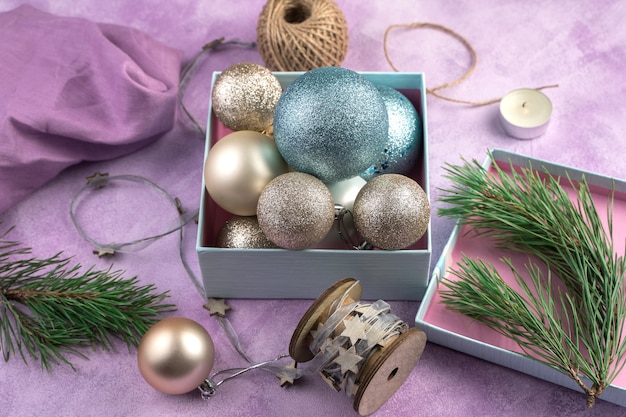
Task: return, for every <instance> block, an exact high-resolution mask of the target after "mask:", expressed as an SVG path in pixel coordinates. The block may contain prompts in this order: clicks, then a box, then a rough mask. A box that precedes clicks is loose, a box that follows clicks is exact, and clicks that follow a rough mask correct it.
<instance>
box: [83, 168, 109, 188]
mask: <svg viewBox="0 0 626 417" xmlns="http://www.w3.org/2000/svg"><path fill="white" fill-rule="evenodd" d="M108 178H109V173H108V172H105V173H102V172H100V171H98V172H95V173H94V174H93V175H90V176H88V177H87V184H91V185H93V186H94V188H102V187H104V186H105V185H107V183H108V181H107V179H108Z"/></svg>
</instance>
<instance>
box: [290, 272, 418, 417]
mask: <svg viewBox="0 0 626 417" xmlns="http://www.w3.org/2000/svg"><path fill="white" fill-rule="evenodd" d="M361 294H362V289H361V286H360V284H359V283H358V281H356V280H355V279H353V278H346V279H343V280H340V281H338V282H336V283H335V284H334V285H332V286H331V287H329V288H328V289H326V290H325V291H324V292H323V293H322V294H321V295H320V296H319V297H318V298H317V299H316V300H315V301H314V302H313V304H312V305H311V306H310V307H309V309H308V310H307V311H306V313H305V314H304V316H303V317H302V319H301V320H300V322H299V323H298V326H297V327H296V330H295V331H294V333H293V336H292V337H291V342H290V344H289V355H290V356H291V357H292V358H293V359H294V360H295V361H296V362H307V361H310V360H311V359H313V358H314V357H315V353H313V352H311V350H310V348H309V346H310V345H311V343H312V342H313V339H314V336H313V334H312V331H314V329H317V328H318V326H319V325H320V324H322V323H324V322H325V321H326V319H328V317H329V316H330V314H331V312H330V310H331V308H332V307H333V305H335V304H336V303H337V302H338V301H340V300H341V299H342V298H344V300H343V305H346V304H349V303H355V302H358V301H359V300H360V298H361ZM352 314H356V313H352ZM425 346H426V334H425V333H424V332H423V331H422V330H420V329H417V328H411V329H409V330H408V331H406V332H404V333H401V334H399V335H398V336H396V337H395V338H392V339H390V340H389V341H388V342H387V343H385V344H384V345H383V346H378V347H376V348H375V350H374V351H373V353H371V354H370V355H369V356H368V357H367V358H366V362H365V364H364V365H363V366H362V367H361V370H360V372H359V373H358V375H357V379H356V386H357V389H356V393H355V394H354V404H353V407H354V409H355V410H356V411H357V412H358V413H359V414H360V415H362V416H365V415H368V414H371V413H373V412H374V411H376V410H378V409H379V408H380V407H381V406H382V405H383V404H385V402H387V400H388V399H389V398H391V397H392V396H393V394H395V392H396V391H397V390H398V389H399V388H400V386H402V384H403V383H404V381H405V380H406V379H407V377H408V376H409V374H410V373H411V371H412V370H413V369H414V368H415V366H416V365H417V362H418V361H419V359H420V357H421V356H422V352H423V351H424V347H425Z"/></svg>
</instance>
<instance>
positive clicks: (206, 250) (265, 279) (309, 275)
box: [196, 72, 431, 300]
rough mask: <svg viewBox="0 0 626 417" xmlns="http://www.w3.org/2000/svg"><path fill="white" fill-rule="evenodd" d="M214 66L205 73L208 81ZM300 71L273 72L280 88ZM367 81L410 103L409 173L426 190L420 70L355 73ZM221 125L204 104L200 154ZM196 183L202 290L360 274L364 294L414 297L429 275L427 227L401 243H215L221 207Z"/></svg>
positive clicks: (322, 281) (237, 293) (279, 286)
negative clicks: (363, 246) (418, 136)
mask: <svg viewBox="0 0 626 417" xmlns="http://www.w3.org/2000/svg"><path fill="white" fill-rule="evenodd" d="M219 74H220V73H219V72H215V73H214V74H213V80H212V85H213V84H214V83H215V80H216V78H217V77H218V76H219ZM302 74H303V73H302V72H278V73H275V75H276V77H277V78H278V80H279V81H280V83H281V85H282V87H283V88H285V87H287V86H288V85H289V84H291V83H292V82H293V81H294V80H295V79H296V78H297V77H299V76H300V75H302ZM360 74H362V75H363V76H364V77H365V78H366V79H368V80H370V81H371V82H373V83H374V84H381V85H387V86H389V87H392V88H395V89H397V90H399V91H400V92H402V93H403V94H404V95H405V96H407V98H408V99H409V100H410V101H411V102H412V103H413V105H414V106H415V108H416V110H417V112H418V114H419V115H420V117H421V121H422V128H423V140H422V149H421V156H420V161H419V163H417V164H416V166H415V168H414V170H413V171H412V173H411V174H410V175H409V176H410V177H412V178H413V179H415V180H416V181H417V182H418V183H419V184H420V185H421V186H422V188H423V189H424V191H425V192H426V194H427V195H429V187H428V129H427V117H426V88H425V81H424V75H423V74H422V73H374V72H361V73H360ZM227 132H228V131H227V130H226V129H225V128H224V127H223V126H222V125H221V123H220V122H218V120H217V118H216V117H215V114H214V112H213V111H212V103H210V104H209V117H208V123H207V137H206V149H205V159H206V155H207V154H208V152H209V150H210V147H211V144H212V143H214V142H215V141H216V140H218V139H219V138H220V137H222V136H223V135H224V134H225V133H227ZM204 186H205V184H204V181H203V183H202V190H201V193H202V194H201V203H200V217H199V226H198V236H197V242H196V251H197V254H198V262H199V264H200V271H201V274H202V280H203V283H204V287H205V291H206V292H207V295H208V296H209V297H225V298H277V299H283V298H308V299H314V298H317V297H318V296H319V294H320V293H321V292H322V291H323V290H324V289H326V288H328V287H329V286H330V285H331V284H333V283H334V282H336V281H337V280H339V279H342V278H346V277H352V278H356V279H358V280H360V281H361V284H362V287H363V298H364V299H379V298H380V299H385V300H420V299H421V298H422V296H423V294H424V292H425V291H426V287H427V286H428V279H429V276H430V273H429V268H430V255H431V232H430V227H429V228H428V230H427V232H426V233H425V234H424V236H423V237H422V238H421V239H420V240H419V241H418V242H417V243H416V244H415V245H412V246H411V247H409V248H407V249H403V250H396V251H384V250H350V249H315V248H313V249H306V250H297V251H292V250H286V249H231V248H219V247H215V246H214V244H215V238H216V236H217V233H218V232H219V229H220V228H221V227H222V225H223V224H224V221H225V220H226V219H227V218H228V216H229V215H228V214H227V213H226V212H224V211H223V210H222V209H221V208H219V207H218V206H217V205H216V204H215V202H213V200H212V199H211V198H210V196H209V195H208V193H207V192H206V191H205V188H204Z"/></svg>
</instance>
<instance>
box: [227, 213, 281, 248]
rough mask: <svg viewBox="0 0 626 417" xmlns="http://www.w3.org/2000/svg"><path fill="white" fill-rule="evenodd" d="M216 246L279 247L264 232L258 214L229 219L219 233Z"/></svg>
mask: <svg viewBox="0 0 626 417" xmlns="http://www.w3.org/2000/svg"><path fill="white" fill-rule="evenodd" d="M216 246H218V247H220V248H240V249H268V248H276V247H277V246H276V245H275V244H274V243H273V242H272V241H270V240H269V239H268V238H267V237H266V236H265V235H264V234H263V231H262V230H261V228H260V227H259V221H258V220H257V218H256V216H235V217H233V218H232V219H230V220H228V221H227V222H226V223H225V224H224V226H222V228H221V229H220V231H219V233H218V235H217V242H216Z"/></svg>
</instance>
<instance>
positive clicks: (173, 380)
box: [137, 317, 215, 394]
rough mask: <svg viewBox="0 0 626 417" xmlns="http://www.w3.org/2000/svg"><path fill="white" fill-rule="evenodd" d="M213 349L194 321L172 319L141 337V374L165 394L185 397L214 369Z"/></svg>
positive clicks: (210, 340) (182, 318)
mask: <svg viewBox="0 0 626 417" xmlns="http://www.w3.org/2000/svg"><path fill="white" fill-rule="evenodd" d="M214 358H215V347H214V345H213V340H212V339H211V336H210V335H209V333H207V331H206V330H205V329H204V327H202V326H201V325H200V324H198V323H197V322H195V321H193V320H190V319H187V318H184V317H171V318H167V319H164V320H161V321H159V322H157V323H156V324H155V325H154V326H152V327H151V328H150V329H148V331H147V332H146V333H145V334H144V336H143V338H142V339H141V342H140V343H139V348H138V350H137V362H138V364H139V371H140V372H141V375H142V376H143V378H144V379H145V380H146V382H147V383H148V384H150V385H151V386H152V387H154V388H155V389H157V390H159V391H161V392H163V393H165V394H184V393H187V392H189V391H192V390H193V389H195V388H196V387H198V386H199V385H200V384H201V383H202V382H203V381H204V380H205V379H206V378H207V377H208V376H209V373H210V372H211V369H212V368H213V362H214Z"/></svg>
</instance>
